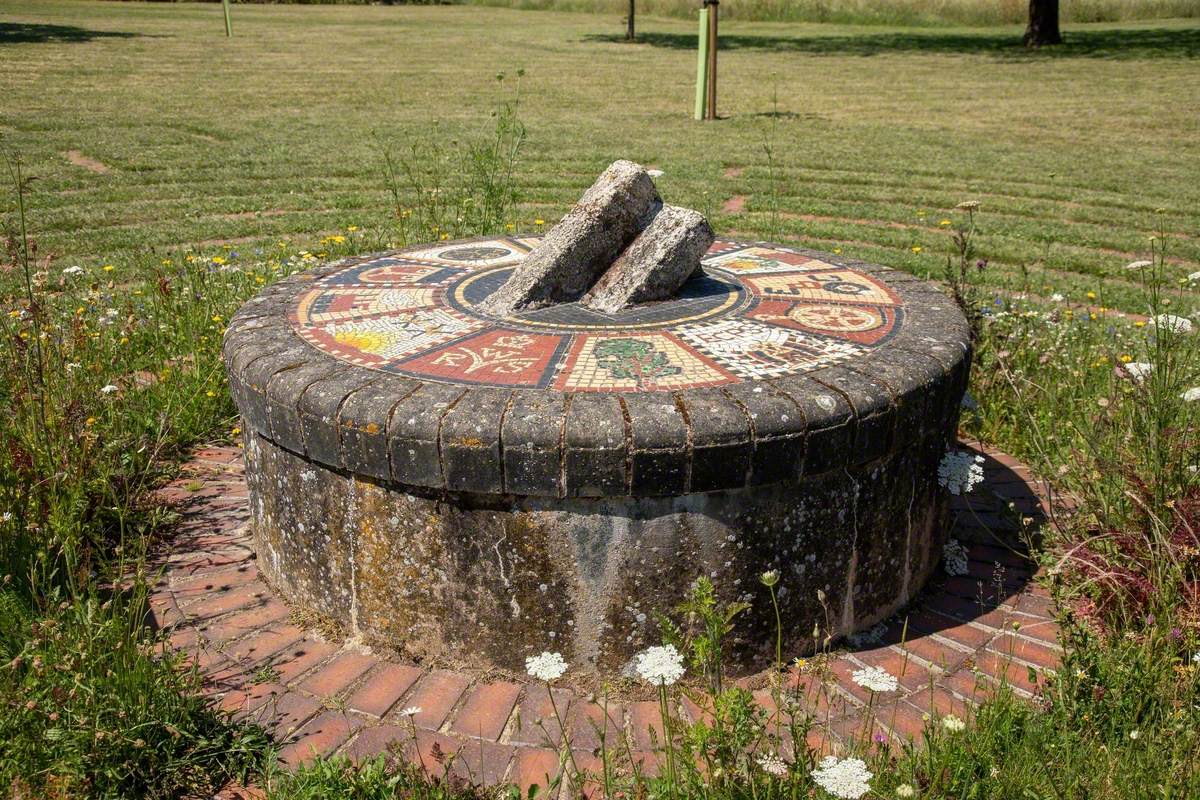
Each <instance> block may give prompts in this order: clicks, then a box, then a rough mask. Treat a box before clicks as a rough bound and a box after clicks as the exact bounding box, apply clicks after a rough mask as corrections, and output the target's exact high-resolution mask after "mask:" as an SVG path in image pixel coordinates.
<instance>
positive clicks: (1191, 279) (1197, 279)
mask: <svg viewBox="0 0 1200 800" xmlns="http://www.w3.org/2000/svg"><path fill="white" fill-rule="evenodd" d="M1187 279H1188V283H1200V271H1197V272H1193V273H1192V274H1191V275H1188V276H1187Z"/></svg>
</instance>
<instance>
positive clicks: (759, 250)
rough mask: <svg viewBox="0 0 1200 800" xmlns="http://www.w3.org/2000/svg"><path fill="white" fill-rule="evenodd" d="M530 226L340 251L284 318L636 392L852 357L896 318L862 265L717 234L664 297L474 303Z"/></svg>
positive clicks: (387, 354)
mask: <svg viewBox="0 0 1200 800" xmlns="http://www.w3.org/2000/svg"><path fill="white" fill-rule="evenodd" d="M538 241H539V240H538V239H537V238H532V237H525V238H495V239H486V240H477V241H470V242H449V243H444V244H442V245H439V246H430V247H428V248H427V249H423V250H417V251H412V252H405V253H402V254H399V255H391V254H389V255H385V256H380V257H374V258H370V259H369V260H366V261H362V262H358V263H355V264H354V265H352V266H349V267H346V268H344V269H341V270H340V271H336V272H333V273H332V274H329V275H326V276H324V277H322V278H321V279H319V280H317V281H315V282H314V283H313V285H312V286H311V288H310V289H309V290H307V291H305V292H303V293H302V294H301V295H300V296H299V299H298V301H297V302H296V303H295V305H294V307H293V308H292V310H291V313H290V321H291V325H292V326H293V329H294V330H295V331H296V333H297V334H299V335H300V336H301V337H302V338H303V339H305V340H306V341H307V342H309V343H310V344H312V345H315V346H316V347H317V348H318V349H320V350H322V351H323V352H325V353H328V354H329V355H332V356H334V357H335V358H337V359H340V360H342V361H346V362H349V363H352V364H355V365H357V366H360V367H365V368H368V369H373V370H381V371H384V372H389V373H394V374H399V375H405V376H409V377H413V378H418V379H420V380H423V381H435V382H441V383H451V384H467V385H478V386H494V387H504V388H527V389H557V390H560V391H569V392H652V391H671V390H680V389H692V388H699V387H707V386H722V385H727V384H735V383H739V382H743V381H750V380H759V379H763V378H774V377H780V376H784V375H789V374H800V373H805V372H809V371H812V370H815V369H819V368H823V367H828V366H831V365H833V364H837V363H840V362H846V361H853V360H855V359H859V358H861V357H862V356H864V355H865V354H866V353H868V352H869V351H871V350H872V349H874V348H878V347H879V346H880V345H882V344H883V343H884V342H887V341H888V340H889V339H891V338H892V337H894V336H895V335H896V334H897V333H898V331H899V330H900V327H901V325H903V323H904V313H905V312H904V305H903V303H902V302H901V300H900V298H899V296H898V295H897V294H896V293H895V292H894V291H893V290H892V289H891V288H889V287H888V285H887V284H885V283H883V282H882V281H880V280H878V279H876V278H875V277H872V276H871V275H869V274H867V273H865V272H861V271H859V270H855V269H852V268H849V267H844V266H838V265H835V264H830V263H826V262H824V261H821V260H819V259H817V258H814V257H811V256H809V255H805V254H802V253H800V252H796V251H792V250H789V249H787V248H782V247H778V246H774V245H772V246H764V245H756V244H748V243H736V242H728V241H717V242H715V243H714V244H713V246H712V248H711V249H710V250H709V252H708V255H707V257H706V258H705V259H704V260H703V272H702V274H698V275H696V276H693V277H692V278H691V279H690V280H689V281H688V282H687V283H686V284H685V285H684V287H683V289H682V290H681V291H680V294H679V296H678V297H676V298H673V299H671V300H667V301H663V302H658V303H650V304H645V305H641V306H638V307H636V308H633V309H629V310H626V311H623V312H620V313H617V314H603V313H599V312H596V311H592V310H590V309H586V308H583V307H581V306H580V305H578V304H577V303H568V304H563V305H557V306H551V307H549V308H543V309H537V310H534V311H528V312H520V313H517V314H514V315H512V316H508V317H493V316H489V315H487V314H485V313H483V312H482V311H481V310H480V309H479V306H480V304H481V303H482V302H483V300H484V299H485V298H487V297H488V296H489V295H490V294H491V293H492V292H494V291H496V290H497V289H498V288H499V287H500V286H501V285H503V284H504V282H505V281H506V280H507V279H508V276H509V275H510V274H511V272H512V271H513V269H514V268H515V267H516V266H517V265H518V264H519V263H520V262H521V260H522V259H523V258H524V257H525V255H526V254H527V253H528V252H529V251H530V250H531V249H532V248H533V247H534V246H536V245H537V243H538Z"/></svg>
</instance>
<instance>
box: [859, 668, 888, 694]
mask: <svg viewBox="0 0 1200 800" xmlns="http://www.w3.org/2000/svg"><path fill="white" fill-rule="evenodd" d="M850 679H851V680H853V681H854V682H855V683H857V684H858V685H859V686H861V687H862V688H864V689H869V690H871V691H872V692H894V691H896V687H897V686H899V685H900V684H899V682H898V681H897V680H896V676H895V675H893V674H892V673H890V672H888V671H887V670H886V669H881V668H880V667H866V668H864V669H856V670H854V672H852V673H850Z"/></svg>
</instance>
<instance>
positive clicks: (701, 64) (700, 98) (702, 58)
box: [695, 6, 708, 119]
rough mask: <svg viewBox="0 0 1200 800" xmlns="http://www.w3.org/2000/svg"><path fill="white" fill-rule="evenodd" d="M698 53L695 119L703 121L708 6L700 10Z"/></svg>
mask: <svg viewBox="0 0 1200 800" xmlns="http://www.w3.org/2000/svg"><path fill="white" fill-rule="evenodd" d="M698 41H699V53H698V55H697V57H696V114H695V116H696V119H704V108H705V106H706V105H707V104H708V6H703V7H701V9H700V37H699V40H698Z"/></svg>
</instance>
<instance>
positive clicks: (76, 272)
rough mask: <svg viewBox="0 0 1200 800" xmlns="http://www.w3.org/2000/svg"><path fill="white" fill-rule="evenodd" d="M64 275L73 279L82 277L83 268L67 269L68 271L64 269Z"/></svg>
mask: <svg viewBox="0 0 1200 800" xmlns="http://www.w3.org/2000/svg"><path fill="white" fill-rule="evenodd" d="M62 274H63V275H66V276H67V277H72V276H74V275H82V274H83V267H67V268H66V269H64V270H63V271H62Z"/></svg>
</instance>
